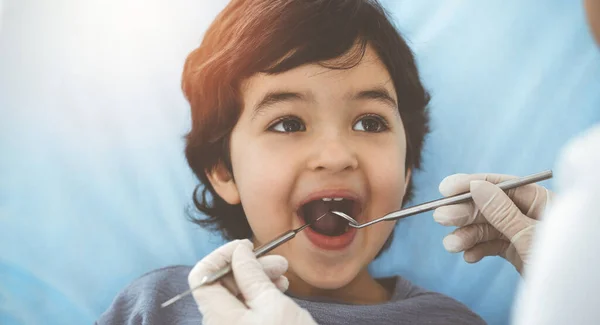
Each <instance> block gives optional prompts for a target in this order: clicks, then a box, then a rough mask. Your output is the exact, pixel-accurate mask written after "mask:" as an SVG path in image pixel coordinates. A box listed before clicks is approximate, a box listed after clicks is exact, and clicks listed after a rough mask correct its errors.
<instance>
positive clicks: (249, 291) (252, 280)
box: [188, 240, 316, 325]
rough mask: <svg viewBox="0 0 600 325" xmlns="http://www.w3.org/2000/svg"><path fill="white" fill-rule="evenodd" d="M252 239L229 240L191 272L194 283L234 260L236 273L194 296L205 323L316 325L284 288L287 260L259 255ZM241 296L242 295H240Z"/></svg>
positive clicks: (192, 283) (213, 324)
mask: <svg viewBox="0 0 600 325" xmlns="http://www.w3.org/2000/svg"><path fill="white" fill-rule="evenodd" d="M252 248H253V245H252V243H251V242H250V241H249V240H236V241H233V242H230V243H227V244H225V245H223V246H221V247H219V248H218V249H216V250H215V251H214V252H212V253H210V254H209V255H208V256H206V257H205V258H204V259H202V260H201V261H200V262H198V264H196V266H195V267H194V268H193V269H192V271H191V272H190V275H189V277H188V282H189V285H190V287H191V288H193V287H195V286H196V285H197V284H198V283H200V282H201V281H202V278H204V276H207V275H209V274H211V273H213V272H215V271H217V270H218V269H220V268H221V267H224V266H225V265H227V264H228V263H229V262H231V267H232V269H233V277H231V276H229V277H228V278H229V279H228V281H221V282H220V283H214V284H211V285H208V286H203V287H201V288H199V289H197V290H195V291H194V293H193V296H194V299H195V300H196V303H197V304H198V307H199V309H200V312H201V313H202V317H203V319H202V323H203V324H205V325H235V324H244V325H246V324H248V325H250V324H261V325H276V324H277V325H279V324H289V325H300V324H302V325H313V324H314V325H316V322H315V321H314V320H313V318H312V316H311V315H310V313H309V312H308V311H306V310H305V309H302V308H301V307H300V306H298V305H297V304H296V303H295V302H294V301H293V300H292V299H291V298H290V297H288V296H286V295H284V294H283V293H282V291H285V290H287V287H288V284H289V283H288V281H287V278H285V277H284V276H283V274H284V273H285V272H286V270H287V267H288V263H287V260H286V259H285V258H284V257H282V256H278V255H269V256H264V257H261V258H260V259H258V260H257V259H256V257H255V256H254V253H253V252H252ZM238 297H239V298H238Z"/></svg>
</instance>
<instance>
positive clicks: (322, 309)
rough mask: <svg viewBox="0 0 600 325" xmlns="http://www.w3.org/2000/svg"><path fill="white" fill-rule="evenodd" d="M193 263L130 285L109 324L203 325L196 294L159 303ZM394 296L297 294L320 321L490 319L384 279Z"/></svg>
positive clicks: (179, 288)
mask: <svg viewBox="0 0 600 325" xmlns="http://www.w3.org/2000/svg"><path fill="white" fill-rule="evenodd" d="M191 270H192V268H191V267H188V266H172V267H167V268H163V269H159V270H156V271H152V272H150V273H148V274H145V275H143V276H142V277H141V278H139V279H137V280H136V281H134V282H133V283H132V284H130V285H129V286H128V287H127V288H125V290H123V291H122V292H121V293H120V294H119V295H118V296H117V297H116V298H115V300H114V301H113V303H112V305H111V306H110V307H109V309H108V310H107V311H106V312H105V313H104V314H102V316H100V319H99V320H98V321H97V322H96V324H97V325H104V324H144V325H150V324H152V325H153V324H190V325H191V324H194V325H199V324H202V315H201V314H200V312H199V311H198V307H197V306H196V302H195V301H194V299H193V298H192V297H191V296H187V297H185V298H184V299H181V300H179V301H178V302H176V303H175V304H173V305H170V306H169V307H167V308H164V309H161V308H160V304H161V303H163V302H165V301H166V300H168V299H169V298H171V297H173V296H175V295H177V294H179V293H181V292H183V291H185V290H187V289H189V287H188V282H187V276H188V274H189V273H190V271H191ZM378 281H380V283H382V284H383V285H384V286H385V287H386V288H388V289H389V290H390V292H391V293H392V299H391V300H390V301H388V302H386V303H382V304H377V305H350V304H344V303H339V302H334V301H327V300H326V299H318V298H314V299H312V298H311V299H310V300H308V299H300V298H298V297H293V296H292V299H294V301H296V303H297V304H298V305H300V306H301V307H302V308H305V309H306V310H308V311H309V312H310V313H311V315H312V316H313V318H314V319H315V321H317V323H319V324H322V325H325V324H331V325H334V324H335V325H337V324H340V325H342V324H343V325H347V324H369V325H375V324H444V325H446V324H485V322H484V321H483V320H482V319H481V318H480V317H479V316H477V315H476V314H475V313H473V312H472V311H471V310H469V309H468V308H467V307H466V306H464V305H463V304H461V303H459V302H458V301H456V300H454V299H452V298H450V297H447V296H444V295H442V294H439V293H435V292H430V291H426V290H424V289H422V288H419V287H417V286H414V285H412V284H411V283H410V282H408V281H407V280H405V279H403V278H401V277H393V278H385V279H379V280H378Z"/></svg>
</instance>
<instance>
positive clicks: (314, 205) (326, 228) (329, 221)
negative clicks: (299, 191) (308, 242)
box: [302, 200, 348, 237]
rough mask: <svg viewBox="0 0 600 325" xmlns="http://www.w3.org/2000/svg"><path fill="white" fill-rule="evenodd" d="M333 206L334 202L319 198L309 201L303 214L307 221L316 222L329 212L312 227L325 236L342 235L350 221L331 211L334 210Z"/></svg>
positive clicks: (303, 208) (303, 209)
mask: <svg viewBox="0 0 600 325" xmlns="http://www.w3.org/2000/svg"><path fill="white" fill-rule="evenodd" d="M332 208H333V204H331V203H328V202H324V201H322V200H318V201H313V202H309V203H308V204H306V205H305V206H304V207H302V214H303V216H304V219H305V220H306V222H307V223H311V222H314V220H316V219H317V218H319V217H320V216H322V215H324V214H327V215H326V216H324V217H323V218H321V219H319V221H317V222H315V223H314V224H312V225H311V226H310V227H311V228H312V229H313V230H315V231H316V232H318V233H321V234H323V235H325V236H331V237H333V236H340V235H342V234H344V233H345V232H346V229H347V226H348V222H347V221H345V220H344V219H342V218H340V217H339V216H337V215H335V214H333V213H330V212H329V211H331V210H333V209H332Z"/></svg>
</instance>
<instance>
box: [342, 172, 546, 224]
mask: <svg viewBox="0 0 600 325" xmlns="http://www.w3.org/2000/svg"><path fill="white" fill-rule="evenodd" d="M550 178H552V171H551V170H547V171H544V172H541V173H537V174H532V175H529V176H524V177H520V178H515V179H510V180H507V181H504V182H502V183H499V184H496V186H498V187H500V188H501V189H502V190H504V191H507V190H510V189H513V188H516V187H519V186H523V185H527V184H531V183H537V182H541V181H544V180H547V179H550ZM472 198H473V197H472V196H471V192H467V193H463V194H458V195H455V196H449V197H447V198H443V199H439V200H434V201H430V202H426V203H423V204H419V205H415V206H413V207H410V208H406V209H402V210H398V211H394V212H391V213H388V214H386V215H385V216H383V217H381V218H378V219H375V220H371V221H369V222H366V223H363V224H356V223H352V222H350V223H349V225H350V227H353V228H357V229H360V228H364V227H368V226H370V225H372V224H375V223H378V222H381V221H391V220H398V219H402V218H406V217H408V216H412V215H415V214H419V213H423V212H426V211H430V210H434V209H437V208H439V207H442V206H445V205H451V204H459V203H464V202H468V201H470V200H471V199H472ZM331 213H333V214H337V215H338V216H340V217H343V218H346V217H348V215H346V214H345V213H343V212H339V211H331Z"/></svg>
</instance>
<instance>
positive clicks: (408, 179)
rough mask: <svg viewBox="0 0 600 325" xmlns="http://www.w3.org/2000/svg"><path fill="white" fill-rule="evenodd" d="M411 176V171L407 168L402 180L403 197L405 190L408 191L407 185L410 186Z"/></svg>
mask: <svg viewBox="0 0 600 325" xmlns="http://www.w3.org/2000/svg"><path fill="white" fill-rule="evenodd" d="M411 176H412V170H411V169H410V168H408V169H407V170H406V177H405V180H404V182H405V183H404V195H406V190H407V189H408V184H410V177H411Z"/></svg>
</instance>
